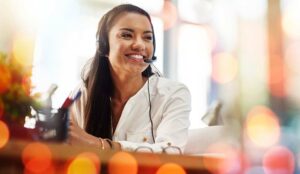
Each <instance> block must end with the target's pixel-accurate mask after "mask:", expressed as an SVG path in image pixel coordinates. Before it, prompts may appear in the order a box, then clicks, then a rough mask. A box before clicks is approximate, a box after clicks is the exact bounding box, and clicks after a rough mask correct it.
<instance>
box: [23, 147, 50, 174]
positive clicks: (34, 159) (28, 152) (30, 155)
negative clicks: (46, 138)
mask: <svg viewBox="0 0 300 174" xmlns="http://www.w3.org/2000/svg"><path fill="white" fill-rule="evenodd" d="M22 161H23V164H24V166H25V168H26V170H27V171H28V172H29V173H30V172H32V173H42V172H46V171H47V170H48V169H49V168H50V167H51V166H52V154H51V151H50V149H49V148H48V146H46V145H45V144H42V143H30V144H28V145H27V146H26V147H25V148H24V149H23V153H22Z"/></svg>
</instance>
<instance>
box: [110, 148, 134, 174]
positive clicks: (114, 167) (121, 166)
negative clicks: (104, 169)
mask: <svg viewBox="0 0 300 174" xmlns="http://www.w3.org/2000/svg"><path fill="white" fill-rule="evenodd" d="M108 171H109V174H124V172H125V171H126V174H137V172H138V163H137V160H136V159H135V158H134V157H133V156H132V155H131V154H129V153H126V152H117V153H116V154H114V155H113V156H112V157H111V159H110V160H109V161H108Z"/></svg>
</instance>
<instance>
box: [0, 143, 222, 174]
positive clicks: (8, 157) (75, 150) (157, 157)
mask: <svg viewBox="0 0 300 174" xmlns="http://www.w3.org/2000/svg"><path fill="white" fill-rule="evenodd" d="M32 143H35V144H41V143H42V145H44V146H45V147H48V149H49V150H50V151H49V152H50V154H51V164H52V166H54V167H52V168H51V169H52V172H50V173H68V172H66V171H67V168H68V165H70V163H71V161H72V160H74V159H75V157H76V156H78V155H79V154H82V153H84V152H88V153H90V154H95V155H94V156H96V157H98V158H99V159H100V164H98V165H100V166H98V167H99V168H100V170H98V172H97V173H101V174H106V173H109V172H108V168H109V167H108V165H109V163H110V160H112V157H113V156H114V155H116V154H117V153H119V154H120V151H119V152H118V151H112V150H102V151H101V150H99V149H96V148H93V147H88V146H70V145H68V144H62V143H44V142H28V141H22V140H10V141H9V142H8V143H7V144H6V145H5V146H4V147H2V148H1V149H0V173H6V174H10V173H13V174H15V173H22V174H23V173H26V172H24V170H25V169H24V168H25V167H24V164H23V162H22V153H24V148H26V147H28V145H29V144H32ZM33 151H34V150H33ZM33 151H32V153H36V152H33ZM30 153H31V151H30ZM41 153H43V152H41ZM126 153H127V152H126ZM127 154H129V155H130V156H131V157H133V158H134V159H135V160H136V162H137V165H138V167H137V171H138V172H137V173H138V174H155V173H156V172H157V170H158V169H159V168H160V167H161V166H162V165H164V164H166V163H173V164H178V165H179V166H181V167H182V168H183V169H184V170H185V172H186V173H187V174H196V173H197V174H209V173H211V172H210V171H212V169H213V170H214V171H217V167H218V166H219V164H221V163H222V158H218V157H212V156H186V155H167V154H151V153H140V152H139V153H137V152H128V153H127ZM43 155H44V154H43ZM207 161H209V164H208V163H207ZM207 164H208V165H207ZM207 166H208V167H209V168H210V169H209V170H208V169H207ZM99 171H100V172H99ZM46 173H48V172H46ZM110 173H111V172H110ZM214 173H215V172H214ZM43 174H45V172H43ZM124 174H126V172H124Z"/></svg>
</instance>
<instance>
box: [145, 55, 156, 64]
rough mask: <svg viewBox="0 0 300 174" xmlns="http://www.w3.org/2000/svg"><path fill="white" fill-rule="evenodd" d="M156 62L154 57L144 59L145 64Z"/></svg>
mask: <svg viewBox="0 0 300 174" xmlns="http://www.w3.org/2000/svg"><path fill="white" fill-rule="evenodd" d="M155 60H156V56H153V57H152V58H151V59H144V62H145V63H153V62H154V61H155Z"/></svg>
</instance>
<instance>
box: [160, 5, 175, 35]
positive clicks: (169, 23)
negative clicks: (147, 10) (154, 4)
mask: <svg viewBox="0 0 300 174" xmlns="http://www.w3.org/2000/svg"><path fill="white" fill-rule="evenodd" d="M161 18H162V20H163V21H164V30H168V29H170V28H172V27H173V26H174V25H175V24H176V21H177V8H176V6H175V5H174V4H173V3H172V2H171V1H169V0H166V1H164V6H163V11H162V14H161Z"/></svg>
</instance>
